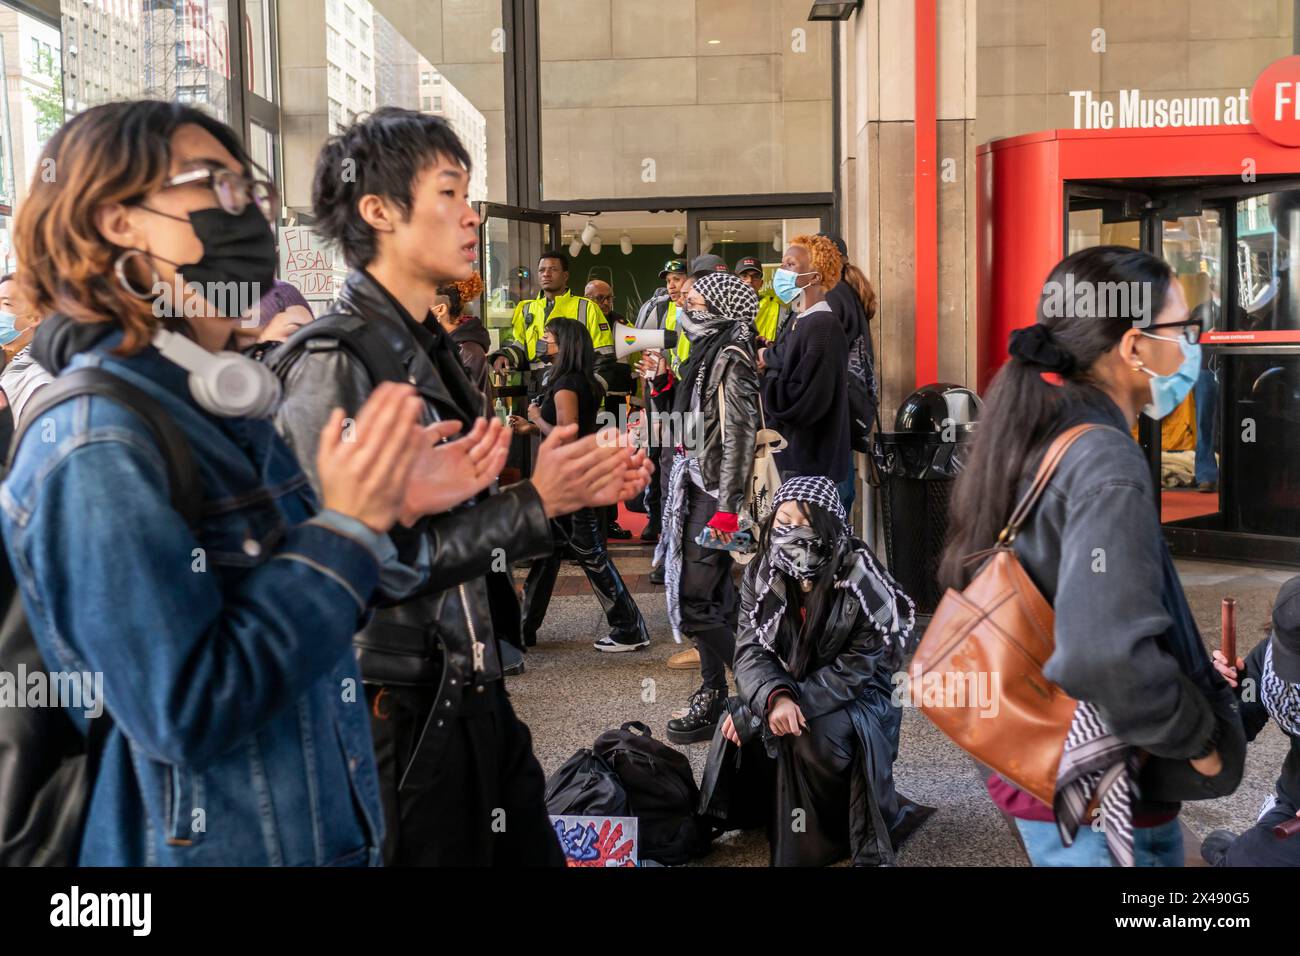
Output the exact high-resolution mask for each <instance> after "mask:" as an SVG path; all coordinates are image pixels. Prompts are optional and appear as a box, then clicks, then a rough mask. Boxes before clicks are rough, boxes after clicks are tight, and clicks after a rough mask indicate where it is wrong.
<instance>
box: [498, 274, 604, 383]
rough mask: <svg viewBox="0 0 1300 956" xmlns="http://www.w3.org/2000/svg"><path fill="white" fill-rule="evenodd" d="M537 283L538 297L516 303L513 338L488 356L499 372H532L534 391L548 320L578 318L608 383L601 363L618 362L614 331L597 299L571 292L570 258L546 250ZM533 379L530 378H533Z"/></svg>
mask: <svg viewBox="0 0 1300 956" xmlns="http://www.w3.org/2000/svg"><path fill="white" fill-rule="evenodd" d="M537 283H538V285H539V286H541V289H542V294H541V295H539V296H538V297H537V298H535V299H525V300H524V301H522V302H520V303H519V304H518V305H517V306H515V314H514V317H513V319H512V320H511V322H510V331H511V335H510V338H509V339H507V340H506V341H505V342H503V343H502V345H501V348H500V349H499V350H497V351H496V352H493V353H492V354H491V355H490V356H489V358H490V359H491V360H492V368H493V369H495V370H496V371H498V372H507V371H514V372H520V373H524V372H529V371H531V372H532V375H531V376H527V375H526V376H525V378H524V384H525V385H527V386H528V394H529V395H532V394H535V393H536V392H537V391H538V390H539V389H540V386H541V372H542V370H544V369H545V368H546V363H544V362H541V361H539V360H538V358H537V343H538V341H539V340H540V339H541V337H542V332H543V331H544V330H545V328H546V323H547V322H549V321H550V320H551V319H555V318H560V319H577V320H578V321H579V322H581V323H582V324H583V325H585V326H586V327H587V332H588V333H589V334H590V335H591V344H592V346H593V347H594V348H595V349H596V377H597V378H600V379H601V384H602V386H605V387H608V382H606V381H605V378H604V376H603V375H601V367H602V365H607V364H608V363H610V362H615V361H617V360H616V359H615V358H614V330H613V327H612V326H611V325H610V323H609V320H608V319H606V318H605V313H604V312H602V311H601V310H600V306H598V305H597V304H596V303H595V302H592V301H591V300H590V299H588V298H585V297H584V296H579V295H574V294H573V293H572V292H570V291H569V257H568V256H566V255H565V254H564V253H563V252H544V253H542V255H541V257H540V258H539V259H538V261H537ZM530 379H531V380H530Z"/></svg>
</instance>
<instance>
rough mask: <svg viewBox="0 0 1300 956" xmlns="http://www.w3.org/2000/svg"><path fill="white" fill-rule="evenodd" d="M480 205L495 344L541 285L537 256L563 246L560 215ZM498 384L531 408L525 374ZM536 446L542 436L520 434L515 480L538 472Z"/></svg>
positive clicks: (520, 408)
mask: <svg viewBox="0 0 1300 956" xmlns="http://www.w3.org/2000/svg"><path fill="white" fill-rule="evenodd" d="M477 208H478V211H479V216H480V218H481V219H482V223H481V225H480V226H479V243H478V270H479V273H480V275H482V277H483V294H482V297H481V298H480V299H479V304H478V314H479V316H480V317H481V318H482V319H483V324H484V325H485V326H487V329H488V334H489V335H490V336H491V338H492V349H493V350H495V349H498V348H500V347H501V343H502V341H503V339H507V338H509V336H510V328H511V323H512V320H513V318H514V314H515V306H517V305H518V304H519V303H520V302H522V301H524V300H525V299H531V298H534V297H536V296H537V295H538V294H539V293H540V291H541V290H540V288H539V286H538V285H537V278H536V276H537V260H538V258H540V256H541V254H542V253H543V252H548V251H551V250H553V249H556V248H558V244H559V241H560V216H559V214H558V213H546V212H539V211H537V210H533V209H520V208H518V207H515V206H503V205H498V204H496V203H479V204H478V206H477ZM492 390H493V392H494V393H495V396H494V397H495V398H496V399H499V400H500V401H502V402H504V403H505V404H506V406H507V407H508V408H509V409H510V410H511V411H512V412H513V413H514V414H518V415H523V414H526V409H527V406H528V390H527V388H526V387H525V385H524V383H523V382H522V380H521V378H520V376H518V375H515V376H512V377H511V379H510V380H500V381H494V382H493V389H492ZM485 411H488V413H490V411H491V410H485ZM535 446H536V441H535V440H533V439H532V438H530V437H529V436H527V435H516V436H515V437H514V440H513V443H512V444H511V447H510V456H509V458H508V459H507V461H506V468H507V469H509V470H510V471H512V472H513V474H511V475H510V478H511V480H515V476H516V475H517V476H518V478H520V479H522V478H527V477H528V476H529V475H531V474H532V463H533V458H534V452H535V450H536V449H535ZM503 474H505V473H504V472H503Z"/></svg>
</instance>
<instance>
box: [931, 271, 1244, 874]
mask: <svg viewBox="0 0 1300 956" xmlns="http://www.w3.org/2000/svg"><path fill="white" fill-rule="evenodd" d="M1111 283H1113V284H1114V285H1103V284H1111ZM1106 289H1123V290H1125V291H1127V292H1129V293H1130V295H1128V296H1127V303H1128V306H1129V308H1127V309H1125V310H1122V314H1106V311H1107V310H1106V305H1107V300H1106V298H1105V297H1104V296H1102V297H1100V298H1098V295H1099V293H1100V292H1102V291H1104V290H1106ZM1067 296H1069V297H1070V299H1069V301H1065V299H1066V297H1067ZM1111 302H1112V303H1113V302H1114V300H1111ZM1099 313H1100V314H1099ZM1199 333H1200V329H1199V328H1198V327H1197V325H1196V324H1195V323H1194V322H1192V321H1189V319H1188V310H1187V303H1186V300H1185V298H1184V296H1183V290H1182V287H1181V286H1180V285H1179V284H1178V283H1177V282H1176V281H1174V278H1173V274H1172V271H1171V270H1170V268H1169V266H1168V265H1167V264H1166V263H1165V262H1163V261H1162V260H1160V259H1157V258H1155V257H1154V256H1151V255H1148V254H1146V253H1143V252H1137V251H1134V250H1131V249H1127V248H1123V247H1119V246H1100V247H1095V248H1091V249H1085V250H1083V251H1080V252H1077V253H1075V254H1073V255H1071V256H1069V257H1068V258H1066V259H1065V260H1063V261H1062V262H1061V263H1059V264H1058V265H1057V266H1056V268H1055V269H1053V271H1052V273H1051V275H1050V276H1049V277H1048V281H1047V282H1046V284H1045V285H1044V289H1043V296H1042V298H1041V300H1040V303H1039V308H1038V321H1037V323H1036V324H1034V325H1031V326H1029V327H1027V328H1023V329H1018V330H1016V331H1015V332H1013V333H1012V336H1011V343H1010V351H1011V358H1010V360H1009V361H1008V362H1007V364H1006V365H1005V366H1003V368H1002V370H1001V371H1000V372H999V373H998V375H997V377H996V378H995V380H994V382H993V385H992V387H991V388H990V390H989V393H988V398H987V400H986V402H985V405H984V413H983V416H982V418H981V420H980V431H979V437H978V439H977V440H976V442H975V446H974V449H973V451H972V454H971V457H970V460H969V461H968V462H967V464H966V467H965V470H964V471H963V473H962V475H961V477H960V478H959V479H958V481H957V485H956V488H955V490H954V499H953V504H952V510H951V514H952V529H951V536H950V539H949V542H950V543H949V546H948V549H947V551H946V552H945V555H944V561H943V566H942V568H941V571H940V577H941V579H942V581H943V582H944V583H945V584H947V585H949V586H951V587H954V588H962V587H964V586H965V585H966V583H967V582H968V581H969V580H970V578H971V576H972V573H973V572H974V571H976V570H977V568H976V567H975V566H974V565H972V564H971V563H969V559H970V556H972V555H974V554H976V553H978V552H980V551H982V550H985V549H988V548H989V547H990V545H992V544H993V543H994V541H995V540H1000V541H1004V543H1005V544H1008V545H1010V546H1011V547H1012V548H1013V549H1014V554H1015V557H1016V558H1017V559H1018V560H1019V562H1020V563H1021V565H1022V566H1023V567H1024V569H1025V571H1027V572H1028V575H1029V577H1030V578H1031V579H1032V580H1033V583H1034V584H1035V585H1037V587H1038V589H1039V590H1041V592H1042V594H1043V596H1044V597H1045V598H1046V599H1047V601H1048V602H1050V604H1051V605H1052V608H1053V610H1054V613H1055V634H1054V636H1055V648H1054V650H1053V651H1052V653H1051V656H1050V658H1049V659H1048V660H1047V663H1046V665H1045V667H1044V668H1043V673H1044V674H1045V675H1046V677H1047V678H1048V679H1050V680H1051V681H1054V682H1055V683H1056V684H1057V685H1059V687H1060V688H1061V689H1062V690H1063V691H1064V692H1065V693H1066V694H1068V695H1069V696H1070V697H1072V698H1074V700H1075V701H1077V706H1076V707H1075V708H1074V711H1073V717H1072V721H1071V723H1070V725H1069V730H1068V733H1066V735H1065V743H1064V749H1063V752H1062V753H1061V754H1060V755H1059V768H1058V770H1057V772H1056V780H1055V788H1054V793H1053V804H1052V805H1051V806H1048V805H1047V804H1045V803H1043V802H1040V801H1039V800H1038V799H1036V798H1034V797H1033V796H1031V795H1030V794H1029V793H1028V792H1026V791H1025V790H1022V789H1020V788H1018V787H1016V786H1014V785H1013V784H1011V783H1009V782H1007V781H1006V780H1005V779H1003V778H1002V777H999V776H997V775H996V774H995V775H994V776H992V777H991V778H990V779H989V792H990V794H991V795H992V797H993V799H994V801H995V802H996V803H997V804H998V805H999V806H1000V807H1002V808H1003V809H1004V810H1005V811H1007V812H1008V813H1009V814H1010V815H1011V816H1012V817H1014V818H1015V820H1016V826H1017V827H1018V829H1019V831H1020V834H1021V837H1022V838H1023V840H1024V844H1025V849H1026V851H1027V853H1028V854H1029V858H1030V861H1031V862H1032V863H1033V864H1034V865H1036V866H1109V865H1129V866H1132V865H1137V866H1180V865H1181V864H1182V860H1183V849H1182V836H1181V832H1180V830H1179V825H1178V819H1177V817H1178V812H1179V806H1180V803H1179V801H1181V800H1185V799H1205V798H1208V797H1212V796H1219V795H1222V793H1224V792H1226V791H1230V790H1231V789H1232V788H1233V787H1235V785H1236V782H1237V781H1238V780H1239V779H1240V774H1241V769H1242V759H1243V753H1244V738H1243V735H1242V729H1241V723H1240V718H1239V717H1238V716H1237V714H1236V710H1235V708H1234V707H1233V706H1232V700H1231V689H1230V688H1228V686H1227V684H1226V683H1225V682H1224V681H1223V679H1222V678H1220V677H1219V676H1218V675H1217V674H1215V673H1214V670H1213V668H1212V666H1211V663H1210V660H1209V657H1208V655H1207V654H1206V653H1205V648H1204V645H1203V644H1202V643H1201V639H1200V635H1199V633H1198V632H1197V630H1196V623H1195V620H1194V619H1193V618H1192V615H1191V612H1190V610H1189V608H1188V605H1187V599H1186V596H1185V595H1184V594H1183V590H1182V586H1181V584H1180V583H1179V580H1178V573H1177V570H1176V569H1175V568H1174V565H1173V561H1172V559H1171V558H1170V556H1169V552H1168V549H1167V548H1166V546H1165V543H1164V539H1163V537H1162V535H1161V531H1160V522H1159V517H1158V515H1157V513H1156V511H1155V509H1154V507H1153V504H1152V503H1153V498H1154V496H1153V493H1152V487H1151V477H1150V472H1149V469H1148V466H1147V462H1146V460H1145V457H1144V456H1143V454H1142V451H1141V449H1140V448H1139V447H1138V445H1137V444H1136V443H1135V442H1134V441H1133V439H1132V437H1131V435H1130V431H1131V429H1132V427H1133V425H1134V424H1135V423H1136V421H1137V418H1138V415H1139V414H1143V413H1145V414H1146V415H1147V416H1148V417H1150V418H1152V419H1156V420H1158V419H1160V418H1163V417H1164V416H1165V415H1168V414H1169V413H1170V412H1172V411H1173V410H1174V408H1176V407H1177V406H1178V405H1179V404H1180V403H1181V402H1182V401H1183V399H1184V398H1185V397H1186V395H1187V393H1188V392H1189V391H1190V389H1191V386H1192V383H1193V382H1194V381H1195V379H1196V374H1197V371H1198V369H1199V362H1200V355H1199V352H1200V348H1199V345H1198V344H1197V341H1198V339H1199ZM1078 425H1094V426H1101V427H1093V428H1091V430H1088V431H1086V432H1084V433H1083V434H1082V435H1080V436H1079V437H1077V439H1076V440H1075V441H1074V442H1073V444H1072V445H1070V446H1069V447H1068V448H1067V449H1066V451H1065V452H1064V454H1063V455H1062V456H1061V458H1060V460H1059V462H1058V464H1057V467H1056V469H1055V471H1054V472H1052V473H1051V475H1050V478H1049V479H1048V481H1047V484H1046V485H1045V488H1044V489H1043V491H1042V493H1041V497H1039V498H1038V499H1037V502H1036V504H1035V505H1034V506H1033V510H1032V511H1031V512H1030V513H1029V514H1028V517H1027V518H1026V519H1025V521H1024V523H1023V524H1022V525H1020V523H1019V518H1017V520H1016V522H1015V523H1016V524H1017V525H1018V527H1017V528H1016V530H1015V531H1014V532H1013V533H1012V534H1011V535H1010V536H1007V535H1005V534H1004V535H1003V537H1002V538H1000V537H999V529H1002V528H1004V526H1006V525H1007V524H1008V520H1009V518H1010V516H1011V515H1012V512H1013V508H1014V506H1015V505H1016V503H1017V502H1018V501H1021V500H1022V499H1023V498H1026V497H1027V494H1026V493H1027V492H1028V491H1029V486H1030V483H1031V481H1032V479H1033V477H1034V475H1035V473H1036V471H1037V469H1038V466H1039V464H1040V462H1041V461H1042V459H1043V457H1044V453H1045V451H1046V450H1047V449H1048V447H1049V445H1051V444H1052V443H1053V441H1054V440H1055V439H1056V438H1058V437H1059V436H1060V435H1061V434H1062V433H1064V432H1065V431H1067V430H1068V429H1071V428H1073V427H1074V426H1078ZM1028 498H1029V500H1031V501H1032V500H1033V497H1032V496H1028ZM939 619H940V618H939V614H936V623H937V622H938V621H939ZM928 637H929V634H927V638H928ZM924 649H925V648H924V642H923V647H922V650H924ZM990 676H991V677H1000V676H1001V675H996V674H995V675H990ZM992 719H996V716H994V717H993V718H992ZM1051 756H1052V757H1053V758H1054V757H1055V755H1051Z"/></svg>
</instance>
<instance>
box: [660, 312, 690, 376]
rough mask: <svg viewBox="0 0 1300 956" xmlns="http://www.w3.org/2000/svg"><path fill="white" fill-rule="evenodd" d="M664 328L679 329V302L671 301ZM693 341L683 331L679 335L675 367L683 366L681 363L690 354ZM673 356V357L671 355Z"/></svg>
mask: <svg viewBox="0 0 1300 956" xmlns="http://www.w3.org/2000/svg"><path fill="white" fill-rule="evenodd" d="M664 328H665V329H667V330H669V331H676V329H677V303H676V302H672V301H670V302H669V303H668V311H667V312H665V313H664ZM690 351H691V342H690V339H688V338H687V337H686V335H685V334H684V333H683V334H681V335H679V336H677V352H676V356H677V357H676V358H674V359H672V365H673V368H681V364H682V363H683V362H685V361H686V356H687V355H689V354H690ZM670 358H671V357H670Z"/></svg>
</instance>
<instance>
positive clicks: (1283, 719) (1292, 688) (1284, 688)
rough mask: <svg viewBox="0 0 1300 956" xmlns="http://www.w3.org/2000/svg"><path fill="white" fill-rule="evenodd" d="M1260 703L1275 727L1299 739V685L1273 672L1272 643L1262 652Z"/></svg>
mask: <svg viewBox="0 0 1300 956" xmlns="http://www.w3.org/2000/svg"><path fill="white" fill-rule="evenodd" d="M1259 683H1260V691H1261V693H1260V703H1262V704H1263V705H1264V709H1265V710H1267V711H1268V715H1269V716H1270V717H1272V718H1273V719H1274V720H1275V721H1277V725H1278V726H1279V727H1281V728H1282V729H1283V730H1284V731H1285V732H1286V733H1288V734H1290V735H1291V736H1292V737H1300V684H1292V683H1289V682H1287V681H1285V680H1283V679H1282V678H1281V677H1279V676H1278V675H1277V672H1276V671H1274V670H1273V642H1272V640H1270V641H1269V643H1268V647H1267V648H1266V649H1265V651H1264V673H1263V674H1262V675H1261V679H1260V682H1259Z"/></svg>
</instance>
